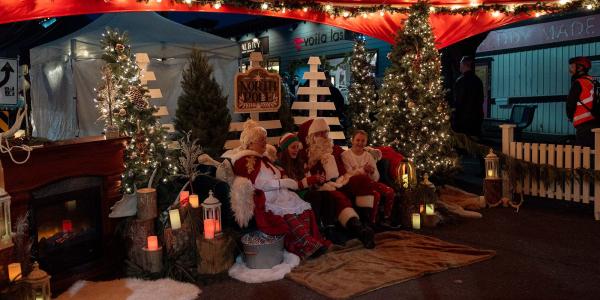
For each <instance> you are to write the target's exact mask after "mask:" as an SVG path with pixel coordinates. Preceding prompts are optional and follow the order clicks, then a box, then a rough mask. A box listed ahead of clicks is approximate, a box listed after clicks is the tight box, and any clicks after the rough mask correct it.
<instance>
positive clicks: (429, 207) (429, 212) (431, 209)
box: [425, 203, 435, 215]
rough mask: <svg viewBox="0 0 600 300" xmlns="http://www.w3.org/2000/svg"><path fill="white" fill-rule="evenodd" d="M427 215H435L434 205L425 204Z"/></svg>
mask: <svg viewBox="0 0 600 300" xmlns="http://www.w3.org/2000/svg"><path fill="white" fill-rule="evenodd" d="M425 214H426V215H435V205H434V204H433V203H427V204H425Z"/></svg>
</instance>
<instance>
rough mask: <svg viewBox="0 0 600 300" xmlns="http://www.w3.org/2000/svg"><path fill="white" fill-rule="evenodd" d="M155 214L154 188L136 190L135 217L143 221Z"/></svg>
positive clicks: (153, 216)
mask: <svg viewBox="0 0 600 300" xmlns="http://www.w3.org/2000/svg"><path fill="white" fill-rule="evenodd" d="M157 216H158V212H157V204H156V190H155V189H153V188H144V189H139V190H137V218H138V219H139V220H142V221H144V220H149V219H154V218H156V217H157Z"/></svg>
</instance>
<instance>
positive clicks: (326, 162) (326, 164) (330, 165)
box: [321, 154, 340, 180]
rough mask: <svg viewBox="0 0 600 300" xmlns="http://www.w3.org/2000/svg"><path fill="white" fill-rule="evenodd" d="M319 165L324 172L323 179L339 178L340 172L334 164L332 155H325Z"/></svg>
mask: <svg viewBox="0 0 600 300" xmlns="http://www.w3.org/2000/svg"><path fill="white" fill-rule="evenodd" d="M321 164H322V165H323V170H324V171H325V179H327V180H330V179H332V178H337V177H340V172H339V170H338V167H337V164H336V163H335V157H334V156H333V155H332V154H327V155H325V156H324V157H323V158H321Z"/></svg>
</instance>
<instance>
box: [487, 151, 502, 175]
mask: <svg viewBox="0 0 600 300" xmlns="http://www.w3.org/2000/svg"><path fill="white" fill-rule="evenodd" d="M499 165H500V159H499V158H498V156H497V155H496V154H494V150H492V148H490V153H488V155H486V156H485V178H486V179H498V178H500V176H499Z"/></svg>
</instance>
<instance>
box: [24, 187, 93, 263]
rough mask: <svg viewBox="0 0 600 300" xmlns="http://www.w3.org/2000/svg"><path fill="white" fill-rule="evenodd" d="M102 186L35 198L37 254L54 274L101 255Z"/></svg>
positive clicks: (35, 249)
mask: <svg viewBox="0 0 600 300" xmlns="http://www.w3.org/2000/svg"><path fill="white" fill-rule="evenodd" d="M100 202H101V190H100V187H99V186H98V187H93V188H85V189H79V190H76V191H70V192H66V193H60V194H57V195H52V196H47V197H44V198H40V199H36V200H35V201H34V203H35V204H34V206H33V207H32V213H33V215H32V217H33V220H32V221H33V222H32V225H33V227H32V230H33V231H34V232H33V234H34V245H33V246H34V247H33V250H34V253H33V254H34V255H35V256H36V257H37V259H38V260H39V262H40V264H41V266H42V268H43V269H44V270H47V271H48V272H49V273H51V274H55V273H60V272H61V271H65V270H68V269H70V268H73V267H76V266H79V265H82V264H85V263H87V262H92V261H94V260H96V259H98V258H99V257H100V256H101V249H102V247H101V246H102V245H101V238H102V235H101V219H100Z"/></svg>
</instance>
